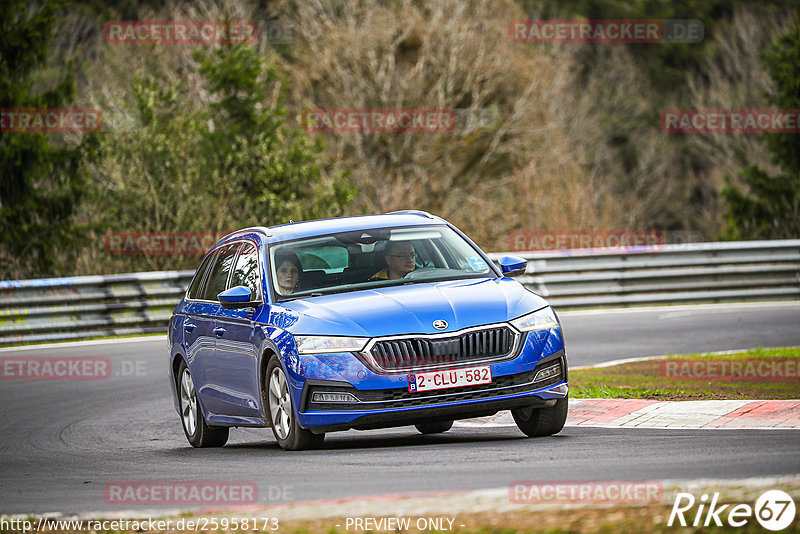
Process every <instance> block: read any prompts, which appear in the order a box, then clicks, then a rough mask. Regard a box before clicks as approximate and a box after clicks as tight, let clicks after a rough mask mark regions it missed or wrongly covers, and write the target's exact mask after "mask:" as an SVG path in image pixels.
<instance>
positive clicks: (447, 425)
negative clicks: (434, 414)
mask: <svg viewBox="0 0 800 534" xmlns="http://www.w3.org/2000/svg"><path fill="white" fill-rule="evenodd" d="M414 426H415V427H417V430H419V431H420V432H421V433H422V434H441V433H443V432H447V431H448V430H450V429H451V428H452V427H453V422H452V421H436V422H434V423H420V424H418V425H414Z"/></svg>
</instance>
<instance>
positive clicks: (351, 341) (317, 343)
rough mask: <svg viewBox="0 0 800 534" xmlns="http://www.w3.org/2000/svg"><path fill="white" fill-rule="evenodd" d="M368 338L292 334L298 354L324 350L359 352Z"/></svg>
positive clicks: (315, 352) (318, 352)
mask: <svg viewBox="0 0 800 534" xmlns="http://www.w3.org/2000/svg"><path fill="white" fill-rule="evenodd" d="M367 341H369V339H367V338H365V337H328V336H294V342H295V343H296V344H297V352H298V353H299V354H323V353H325V352H360V351H362V350H364V347H365V346H366V345H367Z"/></svg>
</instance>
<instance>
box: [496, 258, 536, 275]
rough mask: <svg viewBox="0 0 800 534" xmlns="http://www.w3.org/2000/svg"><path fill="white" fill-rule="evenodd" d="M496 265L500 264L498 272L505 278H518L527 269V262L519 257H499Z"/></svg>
mask: <svg viewBox="0 0 800 534" xmlns="http://www.w3.org/2000/svg"><path fill="white" fill-rule="evenodd" d="M497 263H499V264H500V272H502V273H503V274H504V275H506V276H520V275H523V274H525V271H526V270H527V269H528V260H526V259H524V258H520V257H519V256H501V257H500V258H499V259H498V260H497Z"/></svg>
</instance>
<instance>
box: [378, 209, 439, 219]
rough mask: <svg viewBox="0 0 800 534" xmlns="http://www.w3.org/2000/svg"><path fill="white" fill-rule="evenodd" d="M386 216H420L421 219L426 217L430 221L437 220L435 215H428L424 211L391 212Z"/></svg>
mask: <svg viewBox="0 0 800 534" xmlns="http://www.w3.org/2000/svg"><path fill="white" fill-rule="evenodd" d="M386 215H419V216H420V217H425V218H428V219H435V218H436V217H434V216H433V215H431V214H430V213H428V212H427V211H422V210H400V211H390V212H389V213H387V214H386Z"/></svg>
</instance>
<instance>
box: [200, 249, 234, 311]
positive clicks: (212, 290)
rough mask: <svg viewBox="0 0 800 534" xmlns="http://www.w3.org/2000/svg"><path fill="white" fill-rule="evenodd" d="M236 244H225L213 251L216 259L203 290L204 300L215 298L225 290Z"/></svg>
mask: <svg viewBox="0 0 800 534" xmlns="http://www.w3.org/2000/svg"><path fill="white" fill-rule="evenodd" d="M236 246H237V245H226V246H224V247H222V248H219V249H217V250H216V251H215V252H214V256H216V258H217V261H215V262H214V267H212V268H211V272H210V273H209V276H208V282H207V283H206V289H205V291H203V299H204V300H217V295H219V294H220V293H222V292H223V291H225V283H226V282H227V281H228V274H229V273H230V272H231V264H232V263H233V260H234V258H235V257H236Z"/></svg>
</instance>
